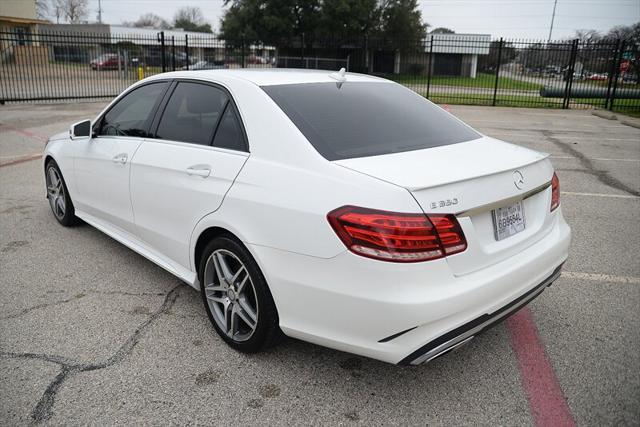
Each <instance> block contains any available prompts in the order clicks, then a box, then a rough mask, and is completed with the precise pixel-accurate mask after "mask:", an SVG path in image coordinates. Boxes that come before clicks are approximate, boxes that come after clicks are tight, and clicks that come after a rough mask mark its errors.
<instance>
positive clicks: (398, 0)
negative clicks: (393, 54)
mask: <svg viewBox="0 0 640 427" xmlns="http://www.w3.org/2000/svg"><path fill="white" fill-rule="evenodd" d="M381 33H382V36H383V37H384V38H385V39H386V40H390V41H391V42H392V43H393V44H394V46H396V47H402V46H406V45H409V44H411V43H415V42H419V41H420V40H423V39H424V38H425V36H426V35H427V24H425V23H424V22H422V13H421V12H420V9H419V8H418V0H389V1H387V2H386V3H385V4H384V5H383V9H382V23H381Z"/></svg>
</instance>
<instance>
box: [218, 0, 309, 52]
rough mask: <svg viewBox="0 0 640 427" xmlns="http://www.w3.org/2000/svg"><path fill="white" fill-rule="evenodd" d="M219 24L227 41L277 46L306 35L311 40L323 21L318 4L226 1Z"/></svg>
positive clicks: (296, 0)
mask: <svg viewBox="0 0 640 427" xmlns="http://www.w3.org/2000/svg"><path fill="white" fill-rule="evenodd" d="M225 5H229V9H227V11H226V12H225V14H224V16H223V17H222V20H221V23H220V36H221V37H223V38H224V39H228V40H238V39H240V38H243V37H244V38H245V39H246V40H247V41H262V42H264V43H275V42H278V41H280V40H282V39H287V38H292V37H299V36H300V35H301V34H305V36H306V37H307V39H312V38H313V36H314V35H315V32H316V29H317V27H318V24H319V21H320V1H319V0H307V1H304V0H262V1H261V0H226V1H225Z"/></svg>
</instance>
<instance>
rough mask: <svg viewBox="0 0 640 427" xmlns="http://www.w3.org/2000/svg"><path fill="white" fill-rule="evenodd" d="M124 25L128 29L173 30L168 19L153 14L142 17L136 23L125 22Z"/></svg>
mask: <svg viewBox="0 0 640 427" xmlns="http://www.w3.org/2000/svg"><path fill="white" fill-rule="evenodd" d="M123 24H124V25H125V26H127V27H137V28H155V29H157V30H168V29H169V28H171V25H170V24H169V22H167V20H166V19H164V18H162V17H161V16H158V15H156V14H155V13H151V12H149V13H145V14H142V15H140V17H139V18H138V19H137V20H136V21H133V22H129V21H125V22H123Z"/></svg>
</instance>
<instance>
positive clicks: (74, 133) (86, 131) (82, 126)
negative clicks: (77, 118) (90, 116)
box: [69, 120, 91, 139]
mask: <svg viewBox="0 0 640 427" xmlns="http://www.w3.org/2000/svg"><path fill="white" fill-rule="evenodd" d="M69 136H70V137H71V139H77V138H88V137H89V136H91V120H84V121H82V122H78V123H74V124H72V125H71V127H70V128H69Z"/></svg>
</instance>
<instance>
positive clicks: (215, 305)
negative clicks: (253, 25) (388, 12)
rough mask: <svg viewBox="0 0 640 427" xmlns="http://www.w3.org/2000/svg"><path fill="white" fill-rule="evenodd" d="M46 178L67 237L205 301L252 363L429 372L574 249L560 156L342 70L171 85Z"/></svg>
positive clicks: (128, 95) (139, 92)
mask: <svg viewBox="0 0 640 427" xmlns="http://www.w3.org/2000/svg"><path fill="white" fill-rule="evenodd" d="M42 167H43V172H44V175H45V182H46V194H47V197H48V199H49V204H50V206H51V209H52V212H53V215H54V217H55V218H56V220H57V221H58V222H59V223H60V224H62V225H65V226H69V225H72V224H74V223H75V222H76V221H77V220H78V219H82V220H84V221H85V222H86V223H88V224H90V225H92V226H94V227H96V228H98V229H99V230H101V231H103V232H104V233H106V234H108V235H109V236H111V237H113V238H114V239H116V240H118V241H120V242H122V243H123V244H125V245H127V246H128V247H130V248H131V249H133V250H134V251H137V252H139V253H140V254H142V255H143V256H145V257H146V258H148V259H149V260H151V261H152V262H154V263H156V264H158V265H159V266H161V267H163V268H165V269H166V270H167V271H169V272H171V273H172V274H174V275H176V276H177V277H178V278H180V279H181V280H183V281H184V282H186V283H187V284H189V285H190V286H193V287H194V288H196V289H199V290H200V291H201V295H202V300H203V304H204V308H205V310H206V312H207V315H208V316H209V319H210V321H211V323H212V325H213V327H214V329H215V330H216V331H217V333H218V334H219V335H220V336H221V337H222V339H223V340H224V341H226V342H227V343H228V344H229V345H230V346H231V347H233V348H235V349H237V350H239V351H243V352H257V351H260V350H262V349H264V348H266V347H268V346H270V345H272V344H274V343H276V342H277V341H278V339H279V338H280V337H281V336H282V335H283V334H284V335H288V336H291V337H295V338H299V339H302V340H306V341H310V342H313V343H316V344H320V345H324V346H327V347H331V348H335V349H338V350H342V351H347V352H350V353H355V354H359V355H363V356H368V357H372V358H376V359H379V360H383V361H386V362H391V363H398V364H414V365H415V364H419V363H423V362H426V361H429V360H432V359H434V358H436V357H438V356H440V355H443V354H445V353H446V352H448V351H450V350H452V349H454V348H456V347H458V346H460V345H462V344H464V343H466V342H468V341H469V340H470V339H472V338H473V337H475V336H477V335H478V334H479V333H481V332H482V331H484V330H486V329H488V328H489V327H491V326H492V325H494V324H495V323H496V322H499V321H501V320H503V319H505V318H506V317H507V316H509V315H510V314H511V313H513V312H515V311H516V310H518V309H520V308H521V307H523V306H524V305H526V304H527V303H529V302H530V301H531V300H533V299H534V298H535V297H536V296H537V295H539V294H540V293H541V292H542V291H543V290H544V289H545V288H546V287H547V286H549V285H550V284H551V283H552V282H553V281H554V280H556V279H557V278H558V276H559V275H560V270H561V267H562V265H563V263H564V262H565V260H566V259H567V256H568V250H569V243H570V235H571V232H570V229H569V227H568V225H567V223H566V222H565V220H564V218H563V216H562V210H561V206H560V184H559V181H558V177H557V176H556V174H555V173H554V169H553V165H552V164H551V161H550V160H549V157H548V155H547V154H543V153H539V152H536V151H533V150H530V149H527V148H524V147H520V146H516V145H512V144H509V143H506V142H502V141H499V140H496V139H494V138H491V137H488V136H486V135H482V134H481V133H479V132H477V131H475V130H474V129H472V128H471V127H469V126H467V125H466V124H464V123H463V122H461V121H460V120H458V119H457V118H455V117H454V116H453V115H451V114H449V113H447V112H446V111H444V110H443V109H441V108H440V107H438V106H436V105H434V104H432V103H431V102H429V101H428V100H426V99H425V98H424V97H422V96H420V95H418V94H416V93H414V92H412V91H411V90H409V89H408V88H406V87H404V86H401V85H399V84H396V83H393V82H390V81H388V80H384V79H380V78H375V77H371V76H365V75H359V74H349V73H345V72H344V69H342V70H341V71H340V72H338V73H329V72H323V71H310V70H305V71H296V70H274V71H271V70H255V69H253V70H246V69H245V70H241V69H238V70H235V69H233V70H232V69H230V70H213V71H202V72H198V73H193V72H188V71H179V72H173V73H164V74H159V75H155V76H152V77H149V78H147V79H144V80H142V81H140V82H138V83H136V84H134V85H133V86H131V87H130V88H129V89H127V90H126V91H125V92H123V93H122V94H121V95H120V96H119V97H117V98H116V99H115V100H114V101H112V102H111V103H110V104H109V106H107V107H106V108H105V109H104V110H103V111H102V112H101V113H100V114H99V115H98V116H97V117H96V118H95V119H94V120H91V121H89V120H85V121H83V122H80V123H77V124H75V125H72V126H71V128H70V132H65V133H61V134H59V135H55V136H53V137H51V139H50V140H49V141H48V143H47V145H46V148H45V152H44V155H43V165H42Z"/></svg>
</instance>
